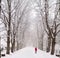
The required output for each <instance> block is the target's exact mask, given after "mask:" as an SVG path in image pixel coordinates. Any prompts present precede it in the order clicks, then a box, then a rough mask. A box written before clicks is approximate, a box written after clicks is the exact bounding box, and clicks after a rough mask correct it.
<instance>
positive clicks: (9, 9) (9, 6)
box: [6, 0, 11, 54]
mask: <svg viewBox="0 0 60 58" xmlns="http://www.w3.org/2000/svg"><path fill="white" fill-rule="evenodd" d="M7 4H8V30H7V51H6V53H7V54H10V34H11V30H10V29H11V0H7Z"/></svg>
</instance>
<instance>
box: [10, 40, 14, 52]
mask: <svg viewBox="0 0 60 58" xmlns="http://www.w3.org/2000/svg"><path fill="white" fill-rule="evenodd" d="M14 50H15V39H13V43H12V47H11V52H12V53H13V52H14Z"/></svg>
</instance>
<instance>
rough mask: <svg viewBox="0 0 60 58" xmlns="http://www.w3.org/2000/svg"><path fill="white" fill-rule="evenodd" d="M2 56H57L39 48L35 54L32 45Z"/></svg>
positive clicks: (26, 57) (49, 57)
mask: <svg viewBox="0 0 60 58" xmlns="http://www.w3.org/2000/svg"><path fill="white" fill-rule="evenodd" d="M2 58H58V57H56V56H54V55H50V54H49V53H46V52H44V51H41V50H39V49H38V52H37V54H35V52H34V48H33V47H26V48H23V49H21V50H18V51H16V52H15V53H13V54H10V55H6V57H2Z"/></svg>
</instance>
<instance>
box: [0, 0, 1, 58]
mask: <svg viewBox="0 0 60 58" xmlns="http://www.w3.org/2000/svg"><path fill="white" fill-rule="evenodd" d="M0 16H1V0H0ZM0 58H1V37H0Z"/></svg>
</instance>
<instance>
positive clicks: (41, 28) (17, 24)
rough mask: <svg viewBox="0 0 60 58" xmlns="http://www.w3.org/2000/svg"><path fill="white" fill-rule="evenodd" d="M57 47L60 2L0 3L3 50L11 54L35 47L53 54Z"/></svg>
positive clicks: (25, 0) (14, 0)
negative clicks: (24, 48)
mask: <svg viewBox="0 0 60 58" xmlns="http://www.w3.org/2000/svg"><path fill="white" fill-rule="evenodd" d="M56 44H58V45H60V0H0V49H3V50H6V53H7V54H10V52H15V51H16V50H19V49H22V48H23V47H26V46H33V47H38V48H39V49H41V50H44V51H47V52H51V54H54V51H55V46H56ZM0 52H1V51H0Z"/></svg>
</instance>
